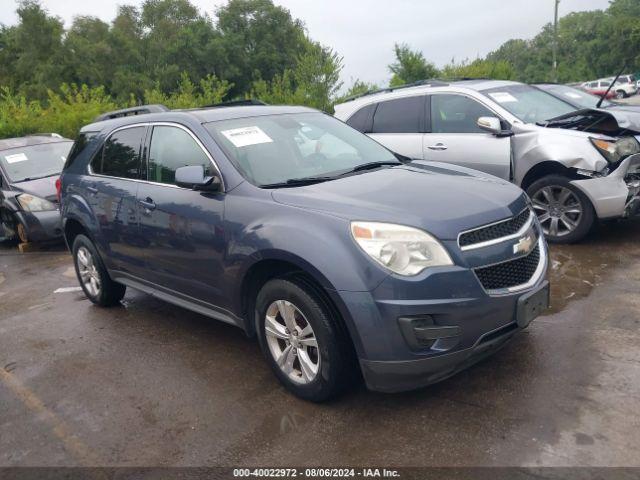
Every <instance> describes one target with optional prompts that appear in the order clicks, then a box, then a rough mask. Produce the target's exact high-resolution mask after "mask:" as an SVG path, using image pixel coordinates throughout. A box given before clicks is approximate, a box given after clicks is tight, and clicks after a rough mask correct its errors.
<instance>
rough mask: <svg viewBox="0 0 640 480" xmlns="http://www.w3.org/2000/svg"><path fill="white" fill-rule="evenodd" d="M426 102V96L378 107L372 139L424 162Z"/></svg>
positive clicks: (381, 104) (401, 99) (389, 102)
mask: <svg viewBox="0 0 640 480" xmlns="http://www.w3.org/2000/svg"><path fill="white" fill-rule="evenodd" d="M425 99H426V97H425V96H424V95H418V96H413V97H402V98H396V99H394V100H387V101H386V102H380V103H378V105H377V107H376V109H375V112H374V114H373V124H372V127H371V133H370V134H369V136H370V137H371V138H373V139H374V140H377V141H378V142H380V143H381V144H382V145H384V146H385V147H387V148H388V149H389V150H391V151H392V152H396V153H399V154H401V155H404V156H406V157H409V158H414V159H422V158H423V149H422V137H423V135H424V131H425V101H426V100H425Z"/></svg>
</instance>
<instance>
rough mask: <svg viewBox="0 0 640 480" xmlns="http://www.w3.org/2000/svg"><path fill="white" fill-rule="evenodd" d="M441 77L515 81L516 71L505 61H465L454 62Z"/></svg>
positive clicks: (446, 67) (444, 70)
mask: <svg viewBox="0 0 640 480" xmlns="http://www.w3.org/2000/svg"><path fill="white" fill-rule="evenodd" d="M441 77H442V78H443V79H446V80H454V79H460V78H494V79H500V80H513V79H514V77H515V71H514V69H513V66H512V65H511V64H510V63H509V62H507V61H505V60H495V61H494V60H485V59H480V58H479V59H476V60H474V61H473V62H469V61H464V62H461V63H455V62H454V61H452V62H451V63H450V64H448V65H446V66H445V67H444V68H443V69H442V72H441Z"/></svg>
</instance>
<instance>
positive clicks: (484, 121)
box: [478, 117, 502, 135]
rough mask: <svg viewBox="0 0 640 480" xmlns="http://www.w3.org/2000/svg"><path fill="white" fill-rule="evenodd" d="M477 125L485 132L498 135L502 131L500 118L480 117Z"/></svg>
mask: <svg viewBox="0 0 640 480" xmlns="http://www.w3.org/2000/svg"><path fill="white" fill-rule="evenodd" d="M478 127H480V128H481V129H482V130H484V131H485V132H489V133H493V134H494V135H500V134H501V133H502V125H501V124H500V119H499V118H496V117H480V118H478Z"/></svg>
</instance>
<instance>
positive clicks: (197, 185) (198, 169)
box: [175, 165, 220, 190]
mask: <svg viewBox="0 0 640 480" xmlns="http://www.w3.org/2000/svg"><path fill="white" fill-rule="evenodd" d="M175 182H176V185H178V186H179V187H185V188H192V189H193V190H217V189H218V188H219V187H220V179H219V178H218V177H217V176H216V175H213V176H210V177H207V176H205V174H204V167H203V166H202V165H191V166H188V167H180V168H177V169H176V179H175Z"/></svg>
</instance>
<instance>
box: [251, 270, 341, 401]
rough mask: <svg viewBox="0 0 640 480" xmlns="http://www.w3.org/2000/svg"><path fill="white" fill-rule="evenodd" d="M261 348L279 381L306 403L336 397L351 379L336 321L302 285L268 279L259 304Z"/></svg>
mask: <svg viewBox="0 0 640 480" xmlns="http://www.w3.org/2000/svg"><path fill="white" fill-rule="evenodd" d="M255 314H256V327H257V332H258V339H259V342H260V347H261V349H262V352H263V354H264V356H265V358H266V360H267V363H268V364H269V366H270V367H271V369H272V370H273V372H274V374H275V375H276V377H278V380H280V382H281V383H282V384H283V385H284V386H285V388H287V390H289V391H291V392H292V393H294V394H295V395H297V396H298V397H300V398H303V399H305V400H310V401H313V402H322V401H325V400H328V399H329V398H332V397H335V396H337V395H338V394H339V393H341V392H342V391H343V390H344V388H345V387H346V385H347V383H348V381H349V379H350V378H353V375H352V374H353V368H352V362H351V357H350V354H349V347H348V345H349V343H348V339H347V338H346V336H345V334H344V332H343V330H342V329H341V328H340V327H339V325H338V324H337V319H335V318H334V315H333V314H332V313H331V311H330V309H329V308H327V307H326V306H325V304H324V302H323V301H322V300H321V299H320V298H319V297H318V295H317V294H316V293H315V292H314V291H313V289H311V288H309V287H308V286H306V285H305V284H304V283H302V282H298V281H294V280H289V279H287V280H285V279H274V280H270V281H268V282H267V283H266V284H265V285H264V286H263V287H262V289H261V290H260V292H259V293H258V296H257V300H256V310H255Z"/></svg>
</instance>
